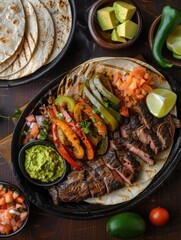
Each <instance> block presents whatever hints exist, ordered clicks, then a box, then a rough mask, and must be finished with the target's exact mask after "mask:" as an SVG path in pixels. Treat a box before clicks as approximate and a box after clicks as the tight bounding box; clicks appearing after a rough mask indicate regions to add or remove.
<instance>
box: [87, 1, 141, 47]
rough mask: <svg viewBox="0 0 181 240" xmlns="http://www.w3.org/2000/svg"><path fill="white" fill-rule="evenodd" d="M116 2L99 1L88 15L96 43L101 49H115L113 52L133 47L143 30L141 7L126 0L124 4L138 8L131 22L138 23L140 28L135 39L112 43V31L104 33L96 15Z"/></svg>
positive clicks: (90, 29) (89, 25) (90, 28)
mask: <svg viewBox="0 0 181 240" xmlns="http://www.w3.org/2000/svg"><path fill="white" fill-rule="evenodd" d="M114 2H116V0H99V1H97V2H95V3H94V4H93V5H92V6H91V8H90V10H89V15H88V27H89V31H90V34H91V35H92V37H93V39H94V41H95V42H96V43H97V44H98V45H99V46H100V47H103V48H107V49H113V50H114V49H124V48H128V47H130V46H131V45H133V44H134V43H135V42H136V40H137V39H138V38H139V36H140V33H141V30H142V16H141V12H140V10H139V7H138V6H137V5H136V3H134V1H132V0H124V2H127V3H130V4H132V5H134V6H135V7H136V9H137V10H136V12H135V14H134V15H133V17H132V19H131V20H132V21H133V22H135V23H137V24H138V26H139V28H138V31H137V33H136V36H135V37H134V38H133V39H131V40H128V41H127V42H125V43H122V42H115V41H112V40H111V31H102V29H101V28H100V26H99V23H98V21H97V17H96V13H97V10H99V9H101V8H103V7H106V6H112V5H113V3H114Z"/></svg>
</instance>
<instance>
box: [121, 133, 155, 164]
mask: <svg viewBox="0 0 181 240" xmlns="http://www.w3.org/2000/svg"><path fill="white" fill-rule="evenodd" d="M121 144H122V145H123V146H124V147H126V148H127V149H128V150H129V151H130V152H132V153H134V154H136V155H137V156H138V157H140V158H141V159H142V160H143V161H145V162H147V163H149V164H150V165H153V164H154V163H155V160H154V156H153V153H152V150H151V149H150V148H149V146H147V145H144V144H143V143H141V142H140V141H136V140H134V139H132V138H126V139H125V138H124V139H123V138H122V143H121Z"/></svg>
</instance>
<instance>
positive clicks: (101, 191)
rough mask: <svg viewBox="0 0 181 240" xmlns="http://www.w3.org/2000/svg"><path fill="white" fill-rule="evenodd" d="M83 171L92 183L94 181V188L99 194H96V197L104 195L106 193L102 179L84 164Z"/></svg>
mask: <svg viewBox="0 0 181 240" xmlns="http://www.w3.org/2000/svg"><path fill="white" fill-rule="evenodd" d="M85 170H86V171H87V173H88V174H89V175H90V176H91V177H92V181H94V184H95V185H96V188H98V189H99V193H97V194H96V195H97V196H102V195H104V194H105V193H106V192H107V190H106V185H105V183H104V180H103V178H102V177H101V176H100V175H99V174H98V173H97V172H95V171H94V170H93V169H92V168H91V167H90V166H88V165H87V164H85Z"/></svg>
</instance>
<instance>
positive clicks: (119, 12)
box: [113, 1, 136, 23]
mask: <svg viewBox="0 0 181 240" xmlns="http://www.w3.org/2000/svg"><path fill="white" fill-rule="evenodd" d="M113 8H114V11H115V15H116V18H117V19H118V20H119V21H120V22H121V23H123V22H125V21H127V20H130V19H131V18H132V16H133V15H134V13H135V11H136V7H135V6H133V5H132V4H129V3H127V2H122V1H117V2H115V3H114V4H113Z"/></svg>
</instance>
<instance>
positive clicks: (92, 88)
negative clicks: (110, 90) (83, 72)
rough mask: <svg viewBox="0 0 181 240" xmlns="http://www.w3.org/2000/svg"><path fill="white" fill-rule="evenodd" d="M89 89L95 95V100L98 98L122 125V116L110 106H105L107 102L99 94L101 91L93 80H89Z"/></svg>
mask: <svg viewBox="0 0 181 240" xmlns="http://www.w3.org/2000/svg"><path fill="white" fill-rule="evenodd" d="M89 87H90V90H91V91H92V94H93V95H94V97H95V98H97V100H98V101H99V102H100V103H101V104H102V105H103V106H104V107H105V108H106V109H107V110H108V111H109V112H110V113H111V114H112V115H113V117H114V118H115V119H116V120H117V121H118V122H119V123H121V122H122V117H121V115H120V114H119V113H118V112H117V111H116V110H114V109H113V108H111V107H109V106H105V105H104V104H105V101H104V99H103V98H102V96H101V94H100V93H99V91H98V90H97V88H96V86H95V84H94V81H93V79H90V80H89Z"/></svg>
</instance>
